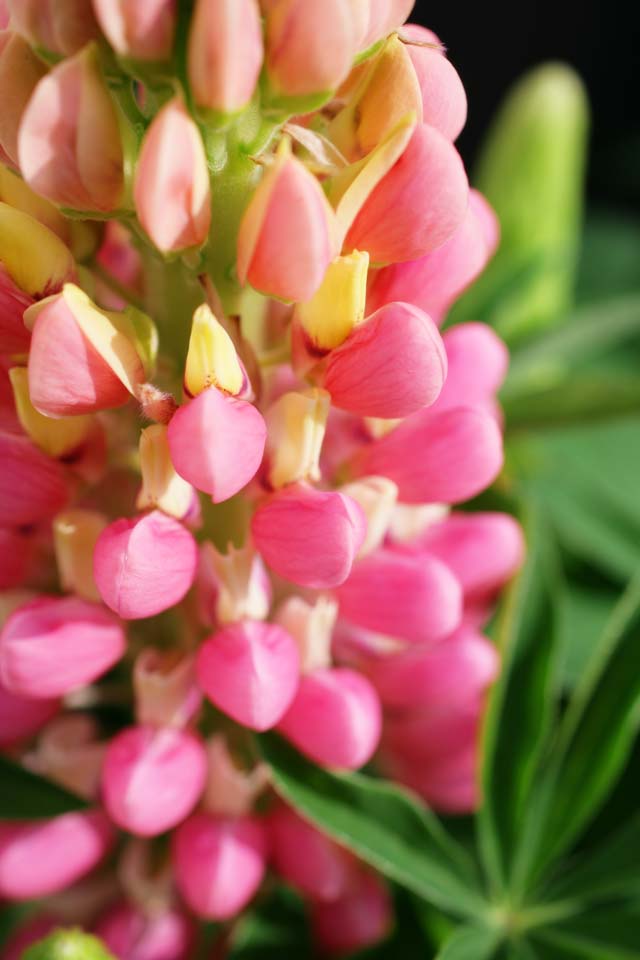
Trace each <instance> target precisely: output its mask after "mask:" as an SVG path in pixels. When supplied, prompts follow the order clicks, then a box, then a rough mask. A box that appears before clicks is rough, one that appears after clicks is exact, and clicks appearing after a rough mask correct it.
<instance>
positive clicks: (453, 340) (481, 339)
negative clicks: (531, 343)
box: [435, 323, 509, 411]
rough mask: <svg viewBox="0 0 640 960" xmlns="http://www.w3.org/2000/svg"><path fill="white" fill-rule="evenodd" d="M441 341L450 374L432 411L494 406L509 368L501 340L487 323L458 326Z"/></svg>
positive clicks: (506, 352) (504, 347) (505, 350)
mask: <svg viewBox="0 0 640 960" xmlns="http://www.w3.org/2000/svg"><path fill="white" fill-rule="evenodd" d="M443 339H444V346H445V349H446V351H447V360H448V362H449V373H448V376H447V382H446V383H445V385H444V388H443V390H442V393H441V394H440V396H439V397H438V400H437V405H436V406H435V409H436V410H438V411H441V410H448V409H450V408H451V407H460V406H475V405H476V404H477V405H479V406H483V405H484V406H485V408H486V406H487V405H488V404H493V403H494V398H495V394H496V393H497V392H498V390H499V389H500V387H501V386H502V381H503V380H504V378H505V376H506V373H507V367H508V366H509V351H508V350H507V347H506V346H505V344H504V343H503V342H502V340H501V339H500V337H499V336H498V335H497V334H496V333H494V331H493V330H492V329H491V327H489V326H488V325H487V324H486V323H460V324H458V325H457V326H455V327H452V328H451V330H448V331H447V332H446V333H445V335H444V338H443Z"/></svg>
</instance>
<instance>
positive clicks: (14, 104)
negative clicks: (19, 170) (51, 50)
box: [0, 30, 47, 167]
mask: <svg viewBox="0 0 640 960" xmlns="http://www.w3.org/2000/svg"><path fill="white" fill-rule="evenodd" d="M46 72H47V71H46V67H45V65H44V63H43V62H42V60H40V59H39V58H38V57H37V56H36V55H35V53H34V52H33V51H32V49H31V47H30V46H29V44H28V43H27V41H26V40H25V39H24V38H23V37H21V36H20V34H18V33H11V31H9V30H6V31H3V32H2V34H1V35H0V147H1V148H2V151H3V152H4V154H5V155H6V158H7V159H8V160H9V161H10V162H11V163H12V164H13V165H14V166H15V167H17V166H18V129H19V127H20V121H21V120H22V114H23V113H24V110H25V107H26V106H27V103H28V102H29V99H30V97H31V94H32V93H33V91H34V89H35V87H36V84H37V83H38V81H39V80H41V79H42V77H43V76H44V75H45V73H46Z"/></svg>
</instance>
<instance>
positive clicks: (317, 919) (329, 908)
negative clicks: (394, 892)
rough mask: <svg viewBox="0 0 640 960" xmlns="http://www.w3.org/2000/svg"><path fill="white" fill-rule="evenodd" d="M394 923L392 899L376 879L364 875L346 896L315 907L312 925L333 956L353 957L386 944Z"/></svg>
mask: <svg viewBox="0 0 640 960" xmlns="http://www.w3.org/2000/svg"><path fill="white" fill-rule="evenodd" d="M392 923H393V911H392V904H391V897H390V896H389V892H388V890H387V888H386V886H385V885H384V882H383V881H382V880H381V879H380V878H379V877H378V876H376V875H374V874H372V873H369V872H366V873H365V872H364V871H363V872H361V874H360V876H359V877H358V879H357V881H356V882H355V883H352V885H351V888H350V889H349V890H348V891H346V892H345V894H344V896H342V897H339V898H338V899H336V900H332V901H328V902H325V903H314V904H313V907H312V909H311V924H312V928H313V932H314V937H315V938H316V940H317V941H318V943H320V944H321V945H322V946H323V948H324V949H325V950H327V951H329V952H330V953H334V954H352V953H354V952H356V951H358V952H359V951H360V950H366V948H367V947H372V946H374V945H375V944H376V943H378V942H379V941H380V940H384V939H385V938H386V937H387V936H388V934H389V931H390V929H391V925H392Z"/></svg>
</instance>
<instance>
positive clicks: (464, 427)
mask: <svg viewBox="0 0 640 960" xmlns="http://www.w3.org/2000/svg"><path fill="white" fill-rule="evenodd" d="M502 461H503V452H502V436H501V433H500V429H499V427H498V425H497V423H496V421H495V418H494V417H493V416H492V415H491V414H489V413H485V412H484V411H483V410H479V409H474V408H472V407H455V408H453V409H450V410H444V411H443V412H442V413H438V412H437V411H433V412H432V411H431V410H422V411H420V412H419V413H416V414H414V415H413V416H412V417H409V418H408V419H407V420H405V421H404V422H403V423H401V424H400V426H399V427H396V428H395V430H393V431H392V432H391V433H389V434H388V435H387V436H386V437H383V438H382V439H381V440H376V441H375V442H374V443H372V444H371V445H370V446H369V447H368V448H365V449H364V450H363V451H362V453H361V454H359V455H357V456H356V458H355V460H354V464H353V465H354V468H355V470H356V471H357V473H358V475H360V476H371V475H376V474H378V475H382V476H385V477H388V478H389V479H390V480H393V482H394V483H395V484H396V485H397V487H398V499H399V500H400V501H401V502H403V503H459V502H460V501H462V500H468V499H469V498H470V497H473V496H475V495H476V494H477V493H480V491H481V490H484V488H485V487H488V486H489V484H491V483H492V482H493V481H494V480H495V478H496V477H497V475H498V473H499V472H500V470H501V468H502Z"/></svg>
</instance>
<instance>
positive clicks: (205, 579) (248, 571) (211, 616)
mask: <svg viewBox="0 0 640 960" xmlns="http://www.w3.org/2000/svg"><path fill="white" fill-rule="evenodd" d="M198 580H199V583H198V586H199V589H200V599H201V603H202V605H203V607H204V618H203V619H204V620H205V622H206V623H208V624H211V625H212V624H215V623H221V624H222V623H237V622H238V621H239V620H264V619H266V617H267V615H268V613H269V607H270V606H271V593H272V591H271V583H270V581H269V576H268V574H267V571H266V570H265V566H264V563H263V562H262V558H261V557H260V555H259V554H257V553H256V552H255V550H254V549H253V548H252V547H251V546H245V547H240V548H236V547H234V546H233V545H231V544H230V545H229V547H228V549H227V552H226V553H219V552H218V551H217V550H216V548H215V547H214V546H213V544H212V543H209V542H206V543H203V544H202V546H201V548H200V564H199V570H198Z"/></svg>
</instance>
